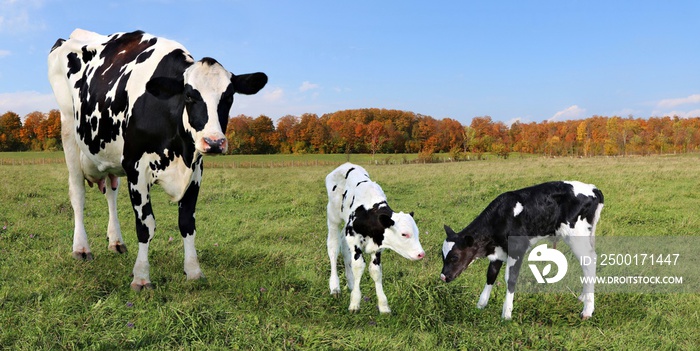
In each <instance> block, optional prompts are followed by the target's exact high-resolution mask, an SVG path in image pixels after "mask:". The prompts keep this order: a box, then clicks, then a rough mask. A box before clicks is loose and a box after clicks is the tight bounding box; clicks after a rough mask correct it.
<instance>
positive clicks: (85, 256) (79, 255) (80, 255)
mask: <svg viewBox="0 0 700 351" xmlns="http://www.w3.org/2000/svg"><path fill="white" fill-rule="evenodd" d="M73 258H75V259H76V260H83V261H92V252H89V251H87V252H79V251H75V252H73Z"/></svg>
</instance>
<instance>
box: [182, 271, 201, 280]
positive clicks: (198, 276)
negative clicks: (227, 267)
mask: <svg viewBox="0 0 700 351" xmlns="http://www.w3.org/2000/svg"><path fill="white" fill-rule="evenodd" d="M185 275H186V276H187V280H199V279H206V277H205V276H204V273H202V271H197V272H194V273H191V274H188V273H187V272H185Z"/></svg>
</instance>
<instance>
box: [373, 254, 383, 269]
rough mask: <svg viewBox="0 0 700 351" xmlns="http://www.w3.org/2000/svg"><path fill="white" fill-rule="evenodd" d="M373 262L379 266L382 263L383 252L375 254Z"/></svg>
mask: <svg viewBox="0 0 700 351" xmlns="http://www.w3.org/2000/svg"><path fill="white" fill-rule="evenodd" d="M372 263H373V264H374V265H375V266H379V265H381V264H382V253H381V252H377V253H375V254H374V260H372Z"/></svg>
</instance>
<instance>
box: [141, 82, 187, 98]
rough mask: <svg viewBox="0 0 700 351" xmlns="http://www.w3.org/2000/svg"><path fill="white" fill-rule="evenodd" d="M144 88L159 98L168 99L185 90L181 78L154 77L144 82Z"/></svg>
mask: <svg viewBox="0 0 700 351" xmlns="http://www.w3.org/2000/svg"><path fill="white" fill-rule="evenodd" d="M146 90H147V91H148V92H149V93H151V94H152V95H153V96H155V97H157V98H159V99H170V98H171V97H173V96H175V95H178V94H182V92H183V91H184V90H185V82H184V81H183V80H182V79H175V78H168V77H156V78H153V79H151V80H149V81H148V83H146Z"/></svg>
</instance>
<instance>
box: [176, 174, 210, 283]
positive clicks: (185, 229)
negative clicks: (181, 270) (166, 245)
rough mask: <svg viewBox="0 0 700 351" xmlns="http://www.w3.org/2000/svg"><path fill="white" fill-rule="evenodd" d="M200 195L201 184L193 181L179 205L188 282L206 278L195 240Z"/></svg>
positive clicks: (179, 222) (179, 221)
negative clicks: (198, 257)
mask: <svg viewBox="0 0 700 351" xmlns="http://www.w3.org/2000/svg"><path fill="white" fill-rule="evenodd" d="M198 194H199V184H197V183H196V182H194V181H193V182H192V183H191V184H190V186H189V187H188V188H187V191H186V192H185V195H184V196H183V197H182V199H180V203H179V220H178V224H179V227H180V234H181V235H182V239H183V242H184V246H185V274H186V275H187V279H188V280H192V279H200V278H204V274H202V270H201V268H200V267H199V260H198V259H197V250H196V249H195V246H194V238H195V235H196V233H197V230H196V228H195V219H194V218H195V207H196V205H197V196H198Z"/></svg>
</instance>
